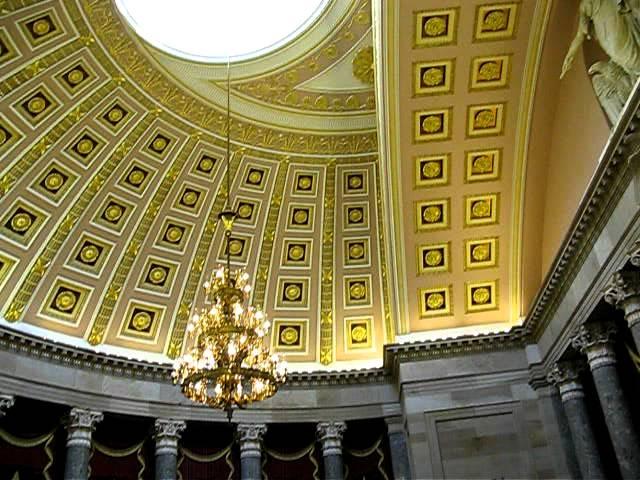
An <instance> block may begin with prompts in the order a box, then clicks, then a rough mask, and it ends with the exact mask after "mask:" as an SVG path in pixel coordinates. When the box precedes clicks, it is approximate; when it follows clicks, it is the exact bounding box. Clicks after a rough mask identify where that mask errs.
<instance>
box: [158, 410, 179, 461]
mask: <svg viewBox="0 0 640 480" xmlns="http://www.w3.org/2000/svg"><path fill="white" fill-rule="evenodd" d="M186 427H187V424H186V423H185V422H183V421H181V420H165V419H162V418H158V419H157V420H156V423H155V439H156V455H165V454H172V455H177V454H178V440H179V439H180V433H181V432H182V431H183V430H184V429H185V428H186Z"/></svg>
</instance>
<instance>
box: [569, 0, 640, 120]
mask: <svg viewBox="0 0 640 480" xmlns="http://www.w3.org/2000/svg"><path fill="white" fill-rule="evenodd" d="M579 10H580V20H579V24H578V32H577V33H576V36H575V38H574V39H573V42H572V43H571V46H570V47H569V51H568V52H567V56H566V57H565V59H564V64H563V66H562V73H561V75H560V78H563V77H564V76H565V74H566V73H567V72H568V71H569V69H570V68H571V65H572V64H573V60H574V58H575V56H576V53H577V52H578V49H579V48H580V46H581V45H582V42H584V40H585V38H586V39H588V40H591V34H592V33H594V34H595V37H596V40H597V41H598V43H599V44H600V47H602V49H603V50H604V51H605V53H606V54H607V55H608V56H609V60H608V61H599V62H596V63H594V64H593V65H591V67H590V68H589V74H590V75H591V76H592V77H591V80H592V83H593V87H594V90H595V93H596V96H597V97H598V101H599V102H600V105H602V108H603V109H604V111H605V113H606V114H607V117H608V118H609V120H610V121H611V123H615V122H616V121H617V119H618V116H619V115H620V112H621V111H622V108H623V107H624V104H625V102H626V100H627V97H628V96H629V94H630V93H631V89H632V87H633V84H634V83H635V81H636V80H637V79H638V76H640V0H582V1H581V2H580V7H579Z"/></svg>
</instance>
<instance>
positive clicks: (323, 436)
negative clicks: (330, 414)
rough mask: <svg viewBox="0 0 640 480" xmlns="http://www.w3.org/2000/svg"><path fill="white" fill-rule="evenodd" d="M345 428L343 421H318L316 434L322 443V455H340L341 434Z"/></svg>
mask: <svg viewBox="0 0 640 480" xmlns="http://www.w3.org/2000/svg"><path fill="white" fill-rule="evenodd" d="M346 430H347V424H346V423H344V422H320V423H318V425H317V426H316V434H317V435H318V440H320V443H321V445H322V455H324V456H325V457H326V456H328V455H342V435H343V434H344V432H345V431H346Z"/></svg>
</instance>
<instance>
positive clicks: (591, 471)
mask: <svg viewBox="0 0 640 480" xmlns="http://www.w3.org/2000/svg"><path fill="white" fill-rule="evenodd" d="M582 370H584V368H583V364H578V363H575V362H559V363H556V364H555V365H554V366H553V368H552V369H551V371H550V372H549V374H548V375H547V379H548V381H549V382H550V383H553V384H556V385H557V386H558V389H559V390H560V399H561V401H562V406H563V408H564V413H565V416H566V418H567V423H568V424H569V430H570V431H571V440H572V443H573V447H574V449H575V456H576V458H577V460H578V465H579V467H580V473H581V474H582V478H584V479H585V480H587V479H589V480H590V479H601V478H605V474H604V470H603V468H602V462H601V461H600V454H599V452H598V444H597V443H596V437H595V434H594V433H593V428H592V427H591V422H590V421H589V413H588V410H587V404H586V402H585V397H584V390H583V387H582V383H581V382H580V377H579V373H580V371H582Z"/></svg>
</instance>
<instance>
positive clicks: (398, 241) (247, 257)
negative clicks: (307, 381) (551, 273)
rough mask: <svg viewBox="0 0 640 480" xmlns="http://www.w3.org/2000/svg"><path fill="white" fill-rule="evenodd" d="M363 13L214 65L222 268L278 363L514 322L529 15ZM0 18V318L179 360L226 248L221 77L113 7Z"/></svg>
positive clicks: (420, 10)
mask: <svg viewBox="0 0 640 480" xmlns="http://www.w3.org/2000/svg"><path fill="white" fill-rule="evenodd" d="M374 3H375V5H374V7H375V8H373V10H372V5H371V3H370V1H369V0H353V1H346V0H345V1H342V0H330V1H329V2H328V3H327V4H326V6H325V7H324V8H323V9H322V11H321V12H320V13H319V14H318V16H317V18H316V19H315V20H314V21H313V22H311V24H310V25H309V26H308V28H307V29H306V30H305V31H304V32H302V33H300V34H299V36H297V37H296V38H295V39H294V40H292V41H290V42H288V43H285V44H283V45H280V46H278V48H276V49H275V50H273V51H271V52H269V53H267V54H265V55H262V56H259V57H256V58H251V59H241V60H239V61H234V62H233V63H232V66H231V76H232V81H231V105H232V121H231V129H230V136H231V139H232V146H231V158H230V162H231V174H232V183H231V195H232V198H233V202H234V207H235V208H237V211H238V214H239V219H238V221H237V224H236V227H235V228H234V234H233V238H232V242H231V245H230V250H231V256H232V262H233V263H234V264H235V265H238V266H242V267H244V268H245V269H246V270H247V271H248V273H249V274H250V275H251V278H252V279H253V281H254V289H253V299H252V301H253V304H255V305H258V306H262V307H263V308H265V309H266V311H267V313H268V314H269V316H270V317H271V319H272V322H273V324H274V328H273V337H272V338H271V342H272V346H273V348H274V349H275V350H277V351H281V352H283V353H285V354H286V355H287V360H289V361H290V362H293V369H300V370H304V369H315V368H325V367H328V368H347V367H349V368H351V367H357V366H367V365H373V364H379V363H381V361H382V352H383V346H384V344H385V343H390V342H393V341H394V340H395V339H396V335H400V336H399V337H398V338H399V339H401V340H412V339H417V338H422V336H424V335H436V336H441V335H443V334H450V333H451V332H453V333H454V334H455V333H468V332H470V331H480V330H478V329H477V328H478V326H480V327H479V328H480V329H485V330H486V329H487V328H489V329H496V328H502V329H504V328H508V327H509V326H510V325H513V324H514V323H517V322H518V321H519V320H520V313H521V312H520V308H521V303H522V302H521V298H520V297H521V295H520V293H519V292H520V290H519V289H520V287H519V282H520V280H519V279H520V275H521V272H520V260H519V258H520V257H519V255H520V252H519V250H518V249H519V243H518V238H517V237H518V233H517V232H519V230H520V224H521V219H520V218H519V215H520V210H519V209H520V208H521V207H520V205H521V204H520V202H519V200H518V199H519V195H521V190H522V179H523V173H522V172H523V167H522V162H523V159H522V157H523V155H521V154H519V153H518V152H519V151H520V150H522V149H523V148H524V147H523V145H524V144H525V143H526V139H525V138H524V137H523V136H525V137H526V130H527V128H528V124H527V121H526V119H525V118H524V117H522V114H519V112H526V111H527V108H528V107H527V105H528V104H527V102H529V101H530V98H529V97H530V96H531V92H532V85H533V79H532V78H533V77H532V75H531V72H530V70H531V69H532V68H533V69H534V70H535V68H534V67H535V62H536V55H535V48H536V45H537V44H536V42H538V40H539V37H540V35H541V32H542V24H543V22H542V21H538V20H536V21H531V19H534V20H535V19H536V18H538V17H539V18H540V19H543V18H544V11H543V12H542V14H541V13H540V12H538V13H536V14H535V15H534V7H535V5H534V3H535V2H522V3H521V2H507V3H504V2H501V3H495V4H494V3H488V2H486V1H479V0H478V1H476V0H474V1H467V0H458V1H451V2H448V3H450V4H451V6H450V7H447V8H444V9H443V8H442V7H441V5H440V3H441V2H438V1H436V0H433V1H421V2H417V1H406V2H405V1H404V0H403V1H402V2H378V1H377V0H376V1H375V2H374ZM543 3H544V2H543ZM2 5H3V10H2V12H0V15H2V17H1V23H0V91H1V92H2V100H1V101H2V109H1V113H0V169H1V173H0V202H1V203H2V217H1V218H0V306H2V310H1V311H2V315H3V320H2V325H3V326H4V327H5V328H14V329H20V330H22V331H25V332H28V333H32V334H35V335H41V336H45V337H49V338H53V339H55V340H57V341H63V342H66V343H70V344H75V345H80V346H83V347H85V348H93V349H96V350H99V351H104V352H108V353H114V354H119V355H125V356H129V357H136V358H144V359H150V360H156V361H167V360H168V358H167V357H169V358H175V357H176V356H177V355H178V354H179V353H180V351H181V349H182V347H183V337H184V330H185V326H186V321H187V318H188V317H189V314H190V311H191V309H192V308H194V307H195V306H196V305H199V303H200V302H201V300H202V297H201V292H200V290H201V289H200V284H201V282H202V279H203V275H204V274H205V272H208V271H210V270H211V269H212V268H214V267H215V266H216V265H217V264H218V263H219V262H220V261H221V260H222V258H223V256H224V253H225V252H224V251H223V248H222V244H223V242H222V238H223V235H222V226H221V225H218V224H217V214H218V213H219V212H220V210H221V208H222V207H223V205H224V202H225V199H226V197H227V195H228V192H227V191H226V188H225V186H224V182H223V176H224V160H225V137H226V131H225V128H226V115H225V109H226V64H220V63H215V62H214V63H204V62H201V63H198V62H194V61H192V60H186V59H183V58H180V57H178V56H175V55H172V54H168V53H166V52H164V51H162V50H159V49H156V48H155V47H152V46H151V45H150V44H148V43H146V42H145V41H143V40H142V39H141V38H140V37H138V35H137V34H136V33H135V32H134V31H133V30H132V28H131V27H130V25H129V24H128V23H127V21H126V20H125V19H124V17H123V16H122V15H121V13H120V11H119V10H118V8H117V7H116V5H115V4H114V3H113V2H111V1H109V0H89V1H82V2H81V1H79V0H78V1H76V0H70V1H66V2H59V1H53V0H52V1H39V2H36V1H31V0H21V1H13V2H12V1H9V2H4V3H3V4H2ZM538 10H540V9H539V8H538ZM543 10H544V9H543ZM372 11H373V14H372ZM536 15H537V16H536ZM372 17H375V18H376V19H377V23H376V22H374V26H375V28H372ZM536 22H537V23H536ZM374 30H375V31H374ZM374 38H375V39H376V45H375V47H376V48H375V49H374ZM530 44H531V45H533V46H531V45H530ZM380 45H383V46H384V48H380ZM532 51H533V54H532V53H531V52H532ZM376 55H377V58H376V62H377V64H378V65H380V68H378V69H375V70H374V68H373V64H374V56H376ZM530 77H532V78H530ZM374 83H376V84H377V85H378V87H379V88H378V92H377V95H378V97H377V98H378V99H382V100H383V102H382V105H381V106H380V105H379V106H378V107H376V92H375V90H374ZM378 124H379V125H380V127H381V130H380V133H381V138H382V140H383V141H382V142H380V146H379V142H378V134H377V128H378ZM523 142H525V143H523ZM519 149H520V150H519ZM468 327H473V328H475V330H469V329H468ZM421 332H422V333H421ZM424 332H431V333H424ZM443 332H444V333H443Z"/></svg>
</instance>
